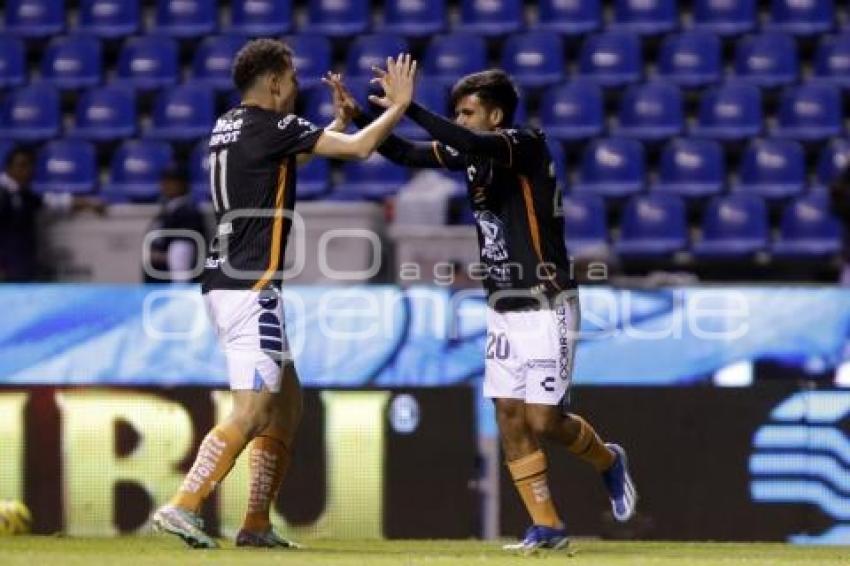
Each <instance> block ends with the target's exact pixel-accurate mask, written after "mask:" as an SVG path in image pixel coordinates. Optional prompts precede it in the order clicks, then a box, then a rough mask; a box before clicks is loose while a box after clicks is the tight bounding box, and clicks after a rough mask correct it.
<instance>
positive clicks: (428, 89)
mask: <svg viewBox="0 0 850 566" xmlns="http://www.w3.org/2000/svg"><path fill="white" fill-rule="evenodd" d="M448 94H449V93H448V90H447V89H446V87H445V86H444V85H442V84H440V83H438V82H428V81H422V82H420V83H419V84H418V85H416V92H415V93H414V94H413V96H414V100H416V102H418V103H419V104H421V105H422V106H424V107H425V108H427V109H428V110H430V111H432V112H434V113H436V114H439V115H440V116H446V115H447V110H448ZM395 132H396V133H398V134H399V135H401V136H403V137H406V138H412V139H420V140H424V139H428V140H429V139H431V136H430V135H429V134H428V132H426V131H425V130H423V129H422V128H421V127H419V125H418V124H416V123H415V122H414V121H413V120H410V119H409V118H406V117H405V118H404V119H402V121H401V122H399V124H398V126H396V129H395Z"/></svg>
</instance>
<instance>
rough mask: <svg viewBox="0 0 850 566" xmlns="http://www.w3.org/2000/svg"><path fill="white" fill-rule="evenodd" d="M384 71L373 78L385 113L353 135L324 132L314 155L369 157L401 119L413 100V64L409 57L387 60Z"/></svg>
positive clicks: (414, 66) (340, 157)
mask: <svg viewBox="0 0 850 566" xmlns="http://www.w3.org/2000/svg"><path fill="white" fill-rule="evenodd" d="M387 69H388V71H387V72H386V73H384V74H383V75H382V76H381V77H379V78H376V79H374V80H375V81H376V82H379V83H380V84H381V86H382V87H383V89H384V97H383V98H382V99H381V102H382V104H383V105H385V106H386V107H387V111H386V112H384V113H383V114H382V115H381V116H380V117H379V118H377V119H376V120H375V121H373V122H372V123H371V124H369V125H368V126H367V127H366V128H364V129H362V130H360V131H358V132H357V133H356V134H343V133H339V132H330V131H324V132H323V133H322V135H321V136H320V137H319V139H318V141H317V142H316V145H315V146H314V147H313V153H314V154H316V155H321V156H323V157H332V158H337V159H366V158H367V157H369V156H370V155H372V153H373V152H374V151H375V150H376V149H377V148H378V146H379V145H380V144H381V142H383V141H384V139H385V138H386V137H387V136H388V135H389V134H390V132H391V131H392V129H393V128H394V127H395V125H396V124H398V122H399V121H400V120H401V119H402V118H403V117H404V113H405V111H406V110H407V107H408V106H409V105H410V101H411V100H412V98H413V81H414V78H415V76H416V61H412V60H411V57H410V55H409V54H405V55H402V56H401V57H399V59H398V60H393V59H392V58H388V59H387Z"/></svg>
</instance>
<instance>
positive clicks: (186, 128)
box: [145, 85, 215, 141]
mask: <svg viewBox="0 0 850 566" xmlns="http://www.w3.org/2000/svg"><path fill="white" fill-rule="evenodd" d="M214 121H215V99H214V97H213V92H212V91H211V90H209V89H208V88H206V87H202V86H195V85H183V86H178V87H174V88H172V89H169V90H164V91H162V92H160V93H159V94H158V95H157V97H156V100H155V102H154V108H153V119H152V121H151V126H150V128H149V129H148V130H147V132H145V136H146V137H150V138H157V139H166V140H175V141H177V140H191V139H195V138H200V137H202V136H205V135H207V134H209V132H210V130H211V129H212V126H213V122H214Z"/></svg>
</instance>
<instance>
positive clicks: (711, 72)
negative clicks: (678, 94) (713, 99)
mask: <svg viewBox="0 0 850 566" xmlns="http://www.w3.org/2000/svg"><path fill="white" fill-rule="evenodd" d="M722 48H723V45H722V43H721V41H720V38H719V37H717V36H716V35H715V34H713V33H709V32H704V31H687V32H683V33H680V34H675V35H670V36H668V37H667V38H665V39H664V42H663V43H662V44H661V51H660V53H659V56H658V75H659V76H660V77H661V78H663V79H665V80H669V81H672V82H674V83H676V84H678V85H679V86H681V87H686V88H693V87H703V86H707V85H710V84H714V83H716V82H718V81H719V80H720V76H721V74H722V72H723V50H722Z"/></svg>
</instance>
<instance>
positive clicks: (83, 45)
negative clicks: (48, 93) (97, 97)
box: [41, 35, 103, 89]
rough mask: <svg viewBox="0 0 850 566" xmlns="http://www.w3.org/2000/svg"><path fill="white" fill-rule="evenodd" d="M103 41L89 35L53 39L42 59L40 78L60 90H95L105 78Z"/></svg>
mask: <svg viewBox="0 0 850 566" xmlns="http://www.w3.org/2000/svg"><path fill="white" fill-rule="evenodd" d="M101 67H102V62H101V49H100V40H99V39H97V38H96V37H92V36H86V35H71V36H67V37H57V38H55V39H53V40H52V41H51V42H50V44H49V45H48V46H47V49H46V50H45V51H44V56H43V57H42V58H41V77H42V79H43V80H45V81H47V82H49V83H51V84H53V85H54V86H56V87H58V88H60V89H75V88H83V87H90V86H95V85H97V84H99V83H100V80H101V75H102V72H103V71H102V68H101Z"/></svg>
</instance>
